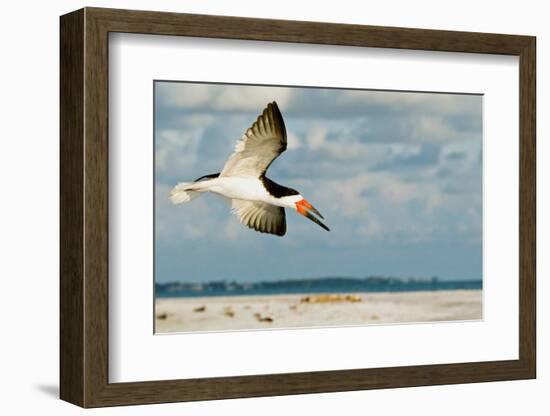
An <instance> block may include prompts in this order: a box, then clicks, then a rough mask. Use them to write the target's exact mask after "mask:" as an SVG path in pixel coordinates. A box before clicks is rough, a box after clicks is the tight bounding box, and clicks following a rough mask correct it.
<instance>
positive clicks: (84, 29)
mask: <svg viewBox="0 0 550 416" xmlns="http://www.w3.org/2000/svg"><path fill="white" fill-rule="evenodd" d="M60 30H61V43H60V48H61V50H60V58H61V59H60V66H61V74H60V76H61V82H60V84H61V90H60V107H61V108H60V111H61V120H60V134H61V137H60V142H61V154H60V160H61V167H60V169H61V170H60V171H61V178H60V187H61V195H60V206H61V213H60V216H61V218H60V223H61V226H60V234H61V242H60V262H61V267H60V279H61V283H60V345H61V347H60V380H61V381H60V396H61V398H62V399H63V400H66V401H68V402H71V403H74V404H77V405H79V406H83V407H100V406H115V405H129V404H145V403H163V402H177V401H191V400H212V399H224V398H237V397H257V396H269V395H284V394H303V393H319V392H336V391H350V390H362V389H378V388H397V387H409V386H423V385H439V384H452V383H473V382H485V381H498V380H514V379H527V378H534V377H535V374H536V360H535V356H536V347H535V344H536V335H535V323H536V321H535V309H536V308H535V293H536V290H535V281H536V280H535V249H536V235H535V224H536V207H535V202H536V195H535V127H536V119H535V106H536V95H535V94H536V92H535V62H536V58H535V54H536V47H535V38H534V37H529V36H516V35H500V34H486V33H471V32H452V31H436V30H423V29H404V28H389V27H379V26H362V25H344V24H328V23H316V22H296V21H285V20H270V19H252V18H240V17H225V16H205V15H190V14H177V13H163V12H147V11H130V10H114V9H98V8H85V9H81V10H78V11H75V12H72V13H70V14H67V15H65V16H62V17H61V21H60ZM109 32H123V33H142V34H150V35H175V36H194V37H207V38H225V39H242V40H262V41H277V42H296V43H312V44H328V45H347V46H358V47H361V46H363V47H365V46H368V47H384V48H399V49H417V50H431V51H449V52H469V53H486V54H504V55H516V56H519V58H520V59H519V62H520V103H519V114H520V131H519V134H520V146H519V152H520V189H519V190H518V192H519V194H520V224H519V227H520V253H519V254H520V269H519V271H518V272H519V285H520V288H519V289H520V290H519V295H520V299H519V302H520V307H519V310H520V316H519V334H520V344H519V359H518V360H509V361H492V362H473V363H460V364H442V365H422V366H407V367H391V368H374V369H373V368H371V369H354V370H338V371H323V372H307V373H288V374H265V375H254V376H237V377H217V378H203V379H187V380H168V381H146V382H135V383H109V380H108V368H109V365H108V361H109V354H108V294H109V293H108V287H109V285H108V283H109V280H108V279H109V277H108V222H109V218H108V183H109V182H108V143H109V142H108V140H109V137H108V73H109V71H108V34H109Z"/></svg>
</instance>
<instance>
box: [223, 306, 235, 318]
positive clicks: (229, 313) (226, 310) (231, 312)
mask: <svg viewBox="0 0 550 416" xmlns="http://www.w3.org/2000/svg"><path fill="white" fill-rule="evenodd" d="M223 314H224V315H225V316H229V317H230V318H233V317H234V316H235V311H234V310H233V308H231V306H228V307H226V308H224V310H223Z"/></svg>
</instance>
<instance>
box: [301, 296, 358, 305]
mask: <svg viewBox="0 0 550 416" xmlns="http://www.w3.org/2000/svg"><path fill="white" fill-rule="evenodd" d="M362 301H363V298H361V296H359V295H334V294H326V295H311V296H304V297H303V298H302V299H300V302H302V303H333V302H362Z"/></svg>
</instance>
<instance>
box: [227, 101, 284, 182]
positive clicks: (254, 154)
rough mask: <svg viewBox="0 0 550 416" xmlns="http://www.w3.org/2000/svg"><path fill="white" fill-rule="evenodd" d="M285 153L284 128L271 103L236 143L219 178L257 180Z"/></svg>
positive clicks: (274, 105)
mask: <svg viewBox="0 0 550 416" xmlns="http://www.w3.org/2000/svg"><path fill="white" fill-rule="evenodd" d="M285 150H286V128H285V123H284V121H283V116H282V115H281V112H280V111H279V107H277V103H276V102H275V101H274V102H272V103H269V104H268V105H267V107H266V108H265V110H264V111H263V113H262V114H261V115H260V116H258V119H257V120H256V121H255V122H254V124H253V125H252V127H250V128H249V129H248V130H246V132H245V133H244V135H243V137H242V138H241V139H240V140H239V141H238V142H237V144H236V146H235V151H234V152H233V154H232V155H231V156H230V157H229V159H228V160H227V162H226V163H225V166H224V167H223V170H222V171H221V173H220V176H252V177H254V178H259V177H260V176H261V175H263V174H264V173H265V172H266V171H267V168H269V165H271V162H273V160H275V158H276V157H277V156H279V155H280V154H281V153H283V152H284V151H285Z"/></svg>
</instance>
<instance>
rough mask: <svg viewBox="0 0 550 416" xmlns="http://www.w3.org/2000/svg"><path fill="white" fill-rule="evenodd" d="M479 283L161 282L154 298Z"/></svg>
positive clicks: (476, 284)
mask: <svg viewBox="0 0 550 416" xmlns="http://www.w3.org/2000/svg"><path fill="white" fill-rule="evenodd" d="M482 286H483V285H482V281H481V280H456V281H442V280H439V279H437V278H432V279H427V280H416V279H396V278H377V277H368V278H365V279H354V278H320V279H304V280H281V281H274V282H255V283H243V282H229V281H217V282H208V283H182V282H173V283H164V284H158V283H157V284H155V292H156V296H157V297H161V298H168V297H199V296H242V295H283V294H284V295H288V294H302V293H353V292H414V291H436V290H477V289H482Z"/></svg>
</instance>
